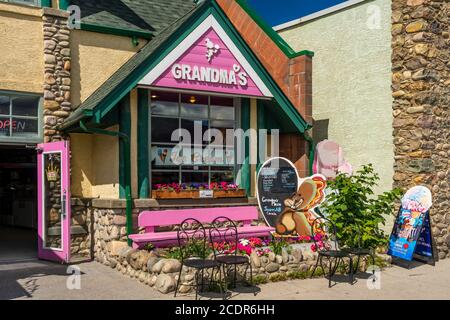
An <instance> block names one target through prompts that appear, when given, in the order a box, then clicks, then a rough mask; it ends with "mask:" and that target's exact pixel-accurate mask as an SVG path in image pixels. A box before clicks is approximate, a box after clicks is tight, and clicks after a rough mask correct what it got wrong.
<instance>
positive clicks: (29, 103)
mask: <svg viewBox="0 0 450 320" xmlns="http://www.w3.org/2000/svg"><path fill="white" fill-rule="evenodd" d="M39 99H40V98H39V97H18V98H13V99H12V114H13V115H15V116H27V117H37V116H38V109H39Z"/></svg>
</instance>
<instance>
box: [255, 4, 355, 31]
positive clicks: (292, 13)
mask: <svg viewBox="0 0 450 320" xmlns="http://www.w3.org/2000/svg"><path fill="white" fill-rule="evenodd" d="M345 1H346V0H247V2H248V4H249V5H250V6H251V7H252V8H253V9H255V10H256V12H258V14H259V16H260V17H262V18H264V20H265V21H266V22H267V23H268V24H270V25H271V26H276V25H278V24H281V23H284V22H288V21H291V20H294V19H298V18H300V17H303V16H306V15H308V14H311V13H314V12H317V11H320V10H323V9H326V8H328V7H331V6H334V5H336V4H339V3H342V2H345Z"/></svg>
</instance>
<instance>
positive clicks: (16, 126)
mask: <svg viewBox="0 0 450 320" xmlns="http://www.w3.org/2000/svg"><path fill="white" fill-rule="evenodd" d="M10 127H12V129H13V131H25V127H26V122H25V121H17V120H12V121H11V120H9V119H8V120H0V130H1V129H9V128H10Z"/></svg>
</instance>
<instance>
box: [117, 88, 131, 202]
mask: <svg viewBox="0 0 450 320" xmlns="http://www.w3.org/2000/svg"><path fill="white" fill-rule="evenodd" d="M119 131H120V132H121V133H123V134H125V135H127V136H128V137H130V136H131V110H130V94H129V93H128V94H127V95H126V96H125V97H124V98H123V99H122V100H121V101H120V102H119ZM126 149H127V148H126V143H125V142H124V141H123V140H120V142H119V194H120V198H121V199H125V198H126V186H127V185H128V184H127V181H126V180H127V170H126V166H127V163H126V160H127V159H126V158H127V153H128V155H129V153H130V150H126Z"/></svg>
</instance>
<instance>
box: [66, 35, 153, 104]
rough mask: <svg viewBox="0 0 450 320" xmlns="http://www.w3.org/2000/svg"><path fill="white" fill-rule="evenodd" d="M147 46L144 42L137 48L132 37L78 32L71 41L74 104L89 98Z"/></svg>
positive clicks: (140, 42) (72, 36)
mask: <svg viewBox="0 0 450 320" xmlns="http://www.w3.org/2000/svg"><path fill="white" fill-rule="evenodd" d="M145 44H146V40H142V39H140V40H139V45H138V46H134V45H133V44H132V42H131V38H129V37H121V36H115V35H110V34H102V33H96V32H88V31H82V30H74V31H73V32H72V33H71V39H70V48H71V53H72V66H71V77H72V87H71V96H72V105H74V106H78V105H79V104H80V103H81V102H83V101H84V100H85V99H86V98H87V97H89V96H90V95H91V94H92V93H93V92H94V91H95V90H96V89H97V88H98V87H100V85H102V84H103V83H104V82H105V80H107V79H108V78H109V77H110V76H111V75H112V74H113V73H114V72H115V71H117V70H118V69H119V68H120V67H121V66H122V65H123V64H124V63H125V62H126V61H127V60H129V59H130V58H131V57H132V56H133V55H134V54H135V53H136V52H137V51H138V50H139V49H140V48H142V46H144V45H145Z"/></svg>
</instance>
